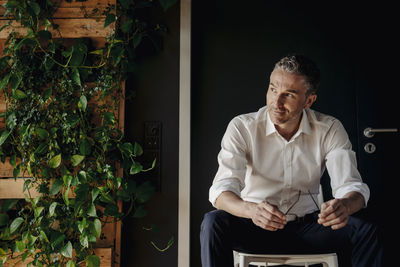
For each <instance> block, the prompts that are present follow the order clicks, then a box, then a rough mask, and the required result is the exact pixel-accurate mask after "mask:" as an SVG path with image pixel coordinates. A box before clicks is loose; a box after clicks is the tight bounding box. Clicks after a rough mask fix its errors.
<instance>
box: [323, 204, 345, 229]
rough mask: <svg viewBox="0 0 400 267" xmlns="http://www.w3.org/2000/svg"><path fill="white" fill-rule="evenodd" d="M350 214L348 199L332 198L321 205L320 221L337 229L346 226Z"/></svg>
mask: <svg viewBox="0 0 400 267" xmlns="http://www.w3.org/2000/svg"><path fill="white" fill-rule="evenodd" d="M349 216H350V212H349V209H348V208H347V203H346V199H332V200H329V201H327V202H325V203H323V204H322V205H321V212H320V214H319V215H318V217H319V219H318V223H319V224H322V225H323V226H330V227H331V228H332V229H333V230H337V229H340V228H342V227H344V226H346V224H347V221H348V220H349Z"/></svg>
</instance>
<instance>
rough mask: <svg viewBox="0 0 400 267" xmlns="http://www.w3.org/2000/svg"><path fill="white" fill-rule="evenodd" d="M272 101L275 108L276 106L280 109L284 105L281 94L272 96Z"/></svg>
mask: <svg viewBox="0 0 400 267" xmlns="http://www.w3.org/2000/svg"><path fill="white" fill-rule="evenodd" d="M273 100H274V104H275V106H277V107H282V106H283V104H284V103H285V101H284V97H283V95H282V94H276V95H275V96H274V99H273Z"/></svg>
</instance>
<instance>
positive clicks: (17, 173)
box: [13, 165, 21, 178]
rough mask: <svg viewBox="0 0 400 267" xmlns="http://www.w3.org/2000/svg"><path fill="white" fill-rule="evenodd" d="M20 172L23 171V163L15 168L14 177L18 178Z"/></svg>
mask: <svg viewBox="0 0 400 267" xmlns="http://www.w3.org/2000/svg"><path fill="white" fill-rule="evenodd" d="M20 172H21V165H18V166H17V167H15V168H14V170H13V177H14V178H18V176H19V173H20Z"/></svg>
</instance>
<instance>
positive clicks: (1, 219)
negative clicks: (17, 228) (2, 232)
mask: <svg viewBox="0 0 400 267" xmlns="http://www.w3.org/2000/svg"><path fill="white" fill-rule="evenodd" d="M9 219H10V218H9V217H8V215H7V213H0V227H2V226H5V225H7V224H8V220H9Z"/></svg>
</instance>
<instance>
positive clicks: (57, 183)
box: [49, 179, 64, 196]
mask: <svg viewBox="0 0 400 267" xmlns="http://www.w3.org/2000/svg"><path fill="white" fill-rule="evenodd" d="M63 184H64V183H63V181H62V180H61V179H57V180H54V181H53V183H52V184H51V186H50V192H49V193H50V196H54V195H56V194H58V192H60V190H61V187H62V186H63Z"/></svg>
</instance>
